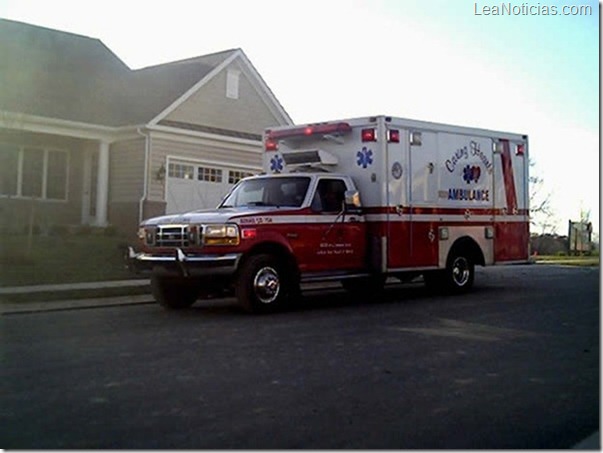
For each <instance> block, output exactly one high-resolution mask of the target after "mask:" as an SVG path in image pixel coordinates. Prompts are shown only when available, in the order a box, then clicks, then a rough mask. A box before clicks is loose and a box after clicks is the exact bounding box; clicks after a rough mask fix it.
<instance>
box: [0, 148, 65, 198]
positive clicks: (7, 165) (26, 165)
mask: <svg viewBox="0 0 603 453" xmlns="http://www.w3.org/2000/svg"><path fill="white" fill-rule="evenodd" d="M68 165H69V163H68V153H67V152H66V151H58V150H48V149H41V148H33V147H19V146H16V145H8V144H2V143H0V195H2V196H17V197H34V198H42V199H48V200H66V199H67V179H68Z"/></svg>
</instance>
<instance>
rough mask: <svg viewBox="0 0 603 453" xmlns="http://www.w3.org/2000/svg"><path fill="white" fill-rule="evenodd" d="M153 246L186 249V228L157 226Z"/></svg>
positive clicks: (187, 242)
mask: <svg viewBox="0 0 603 453" xmlns="http://www.w3.org/2000/svg"><path fill="white" fill-rule="evenodd" d="M155 245H156V246H157V247H188V245H189V235H188V227H187V226H186V225H159V226H158V227H157V233H156V236H155Z"/></svg>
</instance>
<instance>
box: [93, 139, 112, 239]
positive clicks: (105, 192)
mask: <svg viewBox="0 0 603 453" xmlns="http://www.w3.org/2000/svg"><path fill="white" fill-rule="evenodd" d="M97 175H98V176H97V178H96V222H95V225H96V226H99V227H104V226H107V211H108V202H109V143H108V142H105V141H101V142H100V143H99V147H98V170H97Z"/></svg>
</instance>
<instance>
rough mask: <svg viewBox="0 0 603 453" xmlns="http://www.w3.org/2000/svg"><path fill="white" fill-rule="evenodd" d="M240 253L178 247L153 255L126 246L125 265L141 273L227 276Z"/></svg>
mask: <svg viewBox="0 0 603 453" xmlns="http://www.w3.org/2000/svg"><path fill="white" fill-rule="evenodd" d="M240 258H241V254H240V253H227V254H224V255H199V254H188V255H187V254H186V253H184V251H183V250H182V249H180V248H176V249H174V253H173V254H161V255H154V254H151V253H143V252H136V251H135V250H134V249H133V248H132V247H128V253H127V256H126V262H127V266H128V268H129V269H130V270H132V271H133V272H136V273H138V274H143V275H150V274H156V275H179V276H183V277H209V276H228V275H232V274H234V273H235V271H236V269H237V265H238V262H239V259H240Z"/></svg>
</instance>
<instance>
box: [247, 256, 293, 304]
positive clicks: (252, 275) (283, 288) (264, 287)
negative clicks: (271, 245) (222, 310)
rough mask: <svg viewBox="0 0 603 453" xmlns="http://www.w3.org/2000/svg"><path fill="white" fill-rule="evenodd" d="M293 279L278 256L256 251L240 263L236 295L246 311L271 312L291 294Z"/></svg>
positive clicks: (291, 295)
mask: <svg viewBox="0 0 603 453" xmlns="http://www.w3.org/2000/svg"><path fill="white" fill-rule="evenodd" d="M292 280H293V277H291V276H290V275H287V272H286V268H285V266H284V265H283V264H282V262H281V261H280V260H278V259H277V258H275V257H273V256H272V255H255V256H252V257H250V258H249V259H248V260H247V261H245V262H244V263H243V265H242V268H241V271H240V273H239V275H238V278H237V282H236V287H235V293H236V297H237V300H238V301H239V303H240V304H241V306H242V307H243V308H244V309H245V310H247V311H249V312H253V313H268V312H273V311H276V310H277V309H280V308H282V307H283V306H284V305H285V303H286V302H287V299H288V298H289V297H293V295H294V293H295V291H294V288H295V284H294V282H293V281H292Z"/></svg>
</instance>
